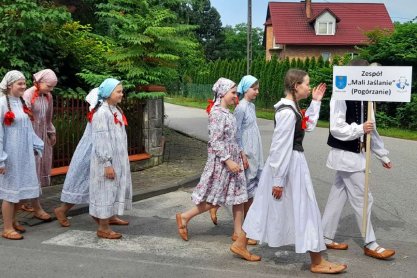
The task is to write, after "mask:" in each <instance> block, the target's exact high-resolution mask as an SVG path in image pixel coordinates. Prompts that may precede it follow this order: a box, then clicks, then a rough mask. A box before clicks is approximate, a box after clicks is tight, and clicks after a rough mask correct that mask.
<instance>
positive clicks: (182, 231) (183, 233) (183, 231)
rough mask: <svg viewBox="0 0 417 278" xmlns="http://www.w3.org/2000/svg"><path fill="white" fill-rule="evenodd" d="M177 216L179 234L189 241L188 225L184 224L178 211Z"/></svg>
mask: <svg viewBox="0 0 417 278" xmlns="http://www.w3.org/2000/svg"><path fill="white" fill-rule="evenodd" d="M175 218H176V220H177V227H178V234H179V235H180V237H181V238H182V239H183V240H185V241H188V229H187V226H186V225H183V224H182V218H181V213H177V214H176V215H175Z"/></svg>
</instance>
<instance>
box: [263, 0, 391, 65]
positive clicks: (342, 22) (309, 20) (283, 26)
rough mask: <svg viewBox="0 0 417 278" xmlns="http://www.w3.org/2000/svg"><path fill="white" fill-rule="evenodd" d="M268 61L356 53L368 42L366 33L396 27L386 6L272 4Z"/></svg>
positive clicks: (267, 32)
mask: <svg viewBox="0 0 417 278" xmlns="http://www.w3.org/2000/svg"><path fill="white" fill-rule="evenodd" d="M264 25H265V31H264V46H265V48H266V59H267V60H270V59H271V57H272V56H273V55H276V56H278V57H279V58H286V57H289V58H301V59H303V58H306V57H312V56H315V57H320V56H322V57H323V59H325V60H328V59H331V57H332V56H334V55H339V56H343V55H345V54H346V53H352V54H353V53H355V46H361V45H366V44H367V43H368V40H367V37H366V34H365V33H366V32H367V31H371V30H374V29H377V28H380V29H385V30H390V31H392V30H393V29H394V25H393V23H392V21H391V18H390V16H389V14H388V12H387V9H386V8H385V5H384V4H383V3H340V2H338V3H329V2H325V3H312V1H311V0H305V1H301V2H269V4H268V11H267V16H266V22H265V24H264Z"/></svg>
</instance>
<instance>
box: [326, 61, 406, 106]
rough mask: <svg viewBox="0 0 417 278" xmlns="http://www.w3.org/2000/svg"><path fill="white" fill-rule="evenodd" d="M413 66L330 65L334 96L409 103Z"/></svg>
mask: <svg viewBox="0 0 417 278" xmlns="http://www.w3.org/2000/svg"><path fill="white" fill-rule="evenodd" d="M411 72H412V67H383V66H381V67H358V66H354V67H352V66H350V67H348V66H346V67H341V66H334V67H333V94H332V98H333V99H339V100H361V101H388V102H410V98H411Z"/></svg>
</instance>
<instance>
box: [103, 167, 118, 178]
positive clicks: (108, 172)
mask: <svg viewBox="0 0 417 278" xmlns="http://www.w3.org/2000/svg"><path fill="white" fill-rule="evenodd" d="M104 176H105V177H106V178H108V179H110V180H114V178H115V176H116V174H115V173H114V169H113V167H111V166H109V167H104Z"/></svg>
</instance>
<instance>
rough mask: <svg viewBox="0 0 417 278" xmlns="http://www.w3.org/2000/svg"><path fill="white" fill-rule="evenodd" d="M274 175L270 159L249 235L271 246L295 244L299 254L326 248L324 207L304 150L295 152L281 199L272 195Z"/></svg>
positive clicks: (251, 215) (250, 215)
mask: <svg viewBox="0 0 417 278" xmlns="http://www.w3.org/2000/svg"><path fill="white" fill-rule="evenodd" d="M272 176H273V175H272V172H271V168H270V167H269V158H268V160H267V161H266V163H265V167H264V169H263V171H262V175H261V178H260V180H259V184H258V189H257V191H256V195H255V198H254V202H253V204H252V206H251V207H250V209H249V212H248V214H247V216H246V218H245V222H244V224H243V230H244V231H245V232H246V234H247V237H248V238H251V239H255V240H259V241H260V243H263V242H265V243H267V244H268V245H269V246H271V247H280V246H284V245H290V244H295V252H296V253H306V252H308V251H312V252H320V251H322V250H325V249H326V246H325V244H324V238H323V229H322V224H321V215H320V210H319V207H318V205H317V201H316V197H315V194H314V189H313V184H312V182H311V178H310V172H309V170H308V165H307V161H306V159H305V157H304V153H302V152H298V151H293V152H292V158H291V161H290V165H289V169H288V174H287V184H285V185H284V192H283V195H282V197H281V199H280V200H276V199H274V197H273V196H272V187H273V186H276V185H275V184H273V179H272Z"/></svg>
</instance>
